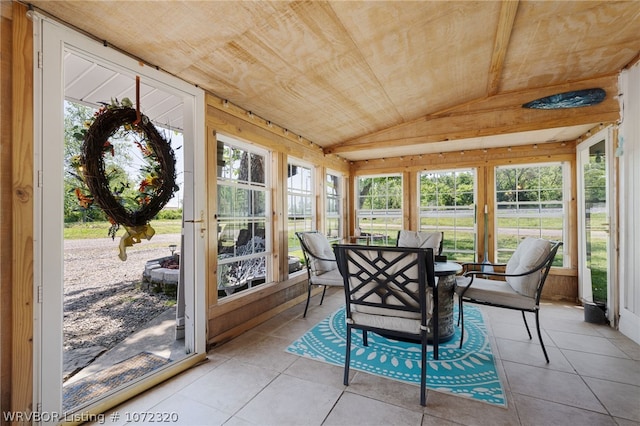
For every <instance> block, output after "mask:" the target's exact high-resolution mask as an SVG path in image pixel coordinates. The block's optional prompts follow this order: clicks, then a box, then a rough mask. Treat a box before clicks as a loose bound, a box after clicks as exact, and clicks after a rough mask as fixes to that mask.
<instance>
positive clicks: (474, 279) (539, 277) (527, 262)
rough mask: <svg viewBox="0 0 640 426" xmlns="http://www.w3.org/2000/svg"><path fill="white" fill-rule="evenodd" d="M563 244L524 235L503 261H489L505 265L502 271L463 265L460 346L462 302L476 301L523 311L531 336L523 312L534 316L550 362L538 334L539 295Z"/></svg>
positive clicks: (459, 290) (459, 283)
mask: <svg viewBox="0 0 640 426" xmlns="http://www.w3.org/2000/svg"><path fill="white" fill-rule="evenodd" d="M561 245H562V243H561V242H553V241H547V240H544V239H540V238H532V237H527V238H525V239H524V240H522V241H521V242H520V244H518V247H517V248H516V251H515V252H514V253H513V255H512V256H511V258H510V259H509V261H508V262H507V263H506V264H490V265H491V266H492V267H493V269H496V267H505V269H504V272H494V271H493V269H489V271H490V272H489V271H482V269H481V268H482V267H483V266H487V264H486V263H485V264H482V263H465V264H463V265H462V266H463V274H462V276H461V277H458V279H457V286H456V294H457V295H458V303H459V310H458V315H459V316H458V322H459V323H461V324H462V327H461V328H462V329H461V337H460V347H462V341H463V339H464V311H463V309H462V304H463V302H467V303H478V304H482V305H490V306H496V307H500V308H507V309H515V310H519V311H521V312H522V319H523V320H524V325H525V327H526V329H527V333H528V334H529V339H531V331H530V330H529V325H528V324H527V319H526V317H525V312H533V313H534V314H535V317H536V329H537V331H538V339H539V340H540V345H541V346H542V352H543V353H544V357H545V359H546V360H547V362H549V356H548V355H547V350H546V349H545V347H544V342H543V341H542V335H541V333H540V318H539V311H540V296H541V295H542V288H543V286H544V283H545V280H546V278H547V275H548V274H549V269H550V268H551V264H552V263H553V260H554V258H555V256H556V253H557V252H558V249H559V248H560V246H561Z"/></svg>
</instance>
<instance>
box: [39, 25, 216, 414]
mask: <svg viewBox="0 0 640 426" xmlns="http://www.w3.org/2000/svg"><path fill="white" fill-rule="evenodd" d="M34 49H35V52H34V55H35V56H36V57H38V58H40V59H41V60H40V61H35V62H36V63H38V62H39V64H38V65H36V66H37V68H36V69H35V70H34V73H35V78H34V80H35V87H34V96H35V105H36V111H37V112H36V117H35V120H34V122H35V141H36V142H35V147H34V153H35V158H34V165H35V170H36V173H37V178H36V181H37V188H36V189H35V193H36V197H35V198H36V200H37V201H36V207H35V214H34V216H35V218H36V219H35V223H36V225H35V226H36V229H35V230H34V235H36V238H35V241H34V250H35V256H34V257H35V265H34V286H35V289H34V294H37V306H36V307H35V309H34V312H35V327H34V329H35V339H34V381H35V383H34V400H35V406H36V407H37V408H36V411H38V412H41V413H49V414H50V415H48V416H43V417H42V418H41V419H40V420H41V422H42V423H58V422H59V421H61V420H69V421H74V419H78V418H80V419H84V420H86V419H87V417H83V416H82V415H80V416H79V417H78V415H79V414H81V413H97V412H102V411H104V410H106V409H108V408H110V407H112V406H114V405H116V404H117V403H119V402H121V401H123V400H124V399H125V398H130V397H131V396H132V395H134V394H135V393H138V392H142V391H143V390H145V389H147V388H149V387H151V386H152V385H153V384H155V383H157V382H159V381H160V380H164V379H166V378H167V377H169V376H170V375H173V374H177V373H178V372H179V371H181V370H184V369H186V368H188V367H189V366H191V365H193V364H194V363H196V362H198V361H200V360H201V359H202V358H204V357H205V356H206V348H205V340H206V330H205V324H206V321H205V316H206V310H205V297H204V294H205V284H204V272H205V268H204V244H205V240H206V238H205V237H206V235H205V234H204V232H203V231H204V229H202V223H201V222H202V221H201V220H199V219H200V218H201V217H202V216H204V210H205V203H204V200H205V196H204V188H202V187H200V188H199V189H196V185H195V182H196V181H204V178H203V176H204V160H203V159H204V157H205V156H204V154H203V153H204V134H203V129H204V125H203V119H204V110H203V108H204V99H203V97H204V94H203V93H202V91H201V90H199V89H197V88H195V87H193V86H191V85H188V84H186V83H184V82H182V81H180V80H176V79H175V78H173V77H170V76H168V75H166V74H164V73H162V72H160V71H158V70H155V69H153V68H151V67H149V66H145V65H143V64H141V63H139V62H138V61H136V60H133V59H132V58H128V57H126V56H124V55H122V54H121V53H119V52H117V51H115V50H113V49H110V48H107V47H105V46H104V45H103V44H102V43H97V42H96V41H94V40H90V39H88V38H86V37H84V36H82V35H79V34H77V33H75V32H74V31H72V30H70V29H68V28H66V27H64V26H62V25H61V24H59V23H57V22H54V21H50V20H48V19H47V18H45V17H38V19H36V20H35V22H34ZM137 77H139V80H141V81H142V82H144V86H142V90H141V92H142V95H141V96H140V99H141V100H142V102H141V104H142V108H141V109H142V113H144V114H145V115H147V116H148V117H149V119H150V120H151V121H152V122H153V124H154V126H155V127H157V128H162V126H163V124H162V122H161V121H162V120H160V117H162V114H160V113H159V112H152V110H153V109H154V108H160V107H161V105H162V104H163V102H166V103H170V104H171V103H172V104H173V107H174V108H173V109H172V110H171V111H172V112H173V113H174V115H173V116H172V118H171V119H169V120H166V121H164V123H165V124H164V127H165V128H164V129H163V130H162V131H163V132H165V131H166V133H165V134H166V135H167V136H166V138H168V139H171V138H172V136H173V137H175V138H176V139H179V140H180V141H181V142H180V147H179V148H178V147H177V146H174V143H171V145H172V149H174V150H176V149H180V150H181V151H180V152H181V155H176V163H177V162H178V161H179V162H180V165H179V170H180V176H177V180H179V181H180V183H181V189H180V191H179V196H180V198H179V200H178V201H177V203H178V204H177V206H178V207H179V208H181V211H182V213H181V214H180V215H179V217H178V218H177V220H176V221H175V227H174V229H173V230H172V231H170V233H171V235H169V236H168V237H167V236H166V235H157V236H154V238H155V239H154V238H152V239H150V240H149V241H147V240H143V242H142V243H141V244H139V246H142V245H145V249H149V250H150V249H151V248H152V247H154V246H155V247H158V246H160V250H161V253H162V256H163V257H174V254H175V253H174V252H176V251H177V252H178V253H179V254H180V258H179V260H180V261H179V271H174V273H173V274H169V273H167V274H166V276H167V277H168V276H169V275H170V276H171V277H172V280H173V282H174V283H175V287H174V290H175V297H174V299H173V300H174V301H173V302H168V303H167V304H166V305H162V304H161V305H160V309H162V315H165V316H162V317H160V316H158V317H157V318H156V317H155V316H154V318H153V319H154V320H156V319H157V321H156V322H153V321H149V322H145V323H141V324H139V326H140V327H134V328H129V329H130V330H135V331H132V332H131V333H137V332H139V331H141V330H143V328H144V327H145V326H149V327H151V326H153V327H157V326H160V327H164V329H165V330H166V332H167V335H168V336H169V340H170V342H169V343H168V344H167V343H165V342H162V343H161V344H162V345H164V346H163V347H161V348H160V347H159V346H158V345H156V343H157V342H155V341H154V340H153V339H154V338H153V335H154V333H147V334H141V335H139V336H140V337H136V339H135V341H134V339H131V340H130V341H129V342H126V338H125V341H122V342H121V343H124V344H125V346H127V344H128V348H127V349H129V350H130V353H126V351H122V349H123V348H124V347H123V346H120V347H116V345H115V344H114V346H113V347H102V348H101V346H102V345H103V344H102V343H98V344H95V342H94V340H95V339H93V338H94V337H95V334H98V332H99V331H102V330H100V329H101V327H99V326H98V327H96V324H98V322H99V320H102V317H106V318H107V319H106V320H107V321H110V322H109V326H114V327H122V325H121V324H122V322H121V321H119V319H118V317H117V314H116V312H117V310H118V309H119V310H120V311H121V312H123V311H124V310H129V311H131V310H133V311H134V312H135V310H136V309H137V308H138V307H139V306H140V305H136V304H135V303H131V302H132V301H133V300H131V299H132V298H131V297H129V296H126V294H125V291H123V289H124V288H125V287H129V288H130V289H133V290H137V289H136V285H137V282H138V281H140V286H141V287H142V286H144V285H145V284H144V282H143V281H144V276H145V273H146V272H147V271H146V266H147V265H148V264H149V262H147V260H148V261H154V260H157V259H155V258H157V257H158V255H157V254H156V253H155V252H153V253H149V255H148V259H147V258H146V257H144V256H146V254H143V253H139V255H141V256H142V258H141V259H142V260H143V265H144V266H143V267H140V266H139V265H136V266H132V268H131V270H130V271H127V272H126V275H128V274H131V275H129V276H130V277H131V279H130V278H127V277H126V276H125V275H120V277H117V278H114V276H115V275H117V274H114V273H112V272H113V271H109V270H108V269H107V271H105V272H106V273H105V274H104V276H105V277H106V278H104V280H101V279H97V278H95V277H92V273H93V272H95V271H94V270H95V269H97V268H98V267H99V266H98V264H99V263H100V262H98V260H101V259H98V258H107V259H108V260H109V261H110V262H114V261H116V260H118V261H120V260H119V259H118V241H119V237H120V235H118V236H116V239H115V240H112V239H111V238H108V236H107V234H106V233H105V234H104V237H107V238H104V237H103V238H94V241H93V243H92V244H94V245H97V250H96V251H95V252H94V253H97V254H94V255H93V256H94V257H93V258H89V259H86V263H85V264H84V266H82V268H84V269H83V270H81V271H80V273H75V274H74V278H73V280H75V283H77V282H80V281H84V284H85V285H82V286H79V287H78V289H75V288H74V289H71V291H69V290H70V289H69V286H72V285H73V284H74V282H71V281H72V280H71V279H70V274H71V272H70V271H71V270H72V269H73V268H72V267H71V266H72V265H79V264H77V263H74V262H76V259H75V257H78V256H80V255H82V254H86V253H83V251H88V249H87V250H85V249H83V247H88V245H89V243H88V242H87V241H85V240H82V241H75V242H76V243H77V244H76V245H79V246H80V249H79V250H77V251H76V252H75V253H76V255H77V256H76V255H74V254H73V253H70V252H69V251H68V250H67V244H66V243H67V238H66V237H65V234H64V229H65V227H66V226H67V225H68V223H66V222H68V218H69V214H68V209H67V207H66V206H67V205H68V197H67V198H65V196H68V194H69V193H70V192H74V191H73V186H71V187H70V186H69V185H68V183H69V180H68V175H69V174H70V168H69V164H70V163H72V162H73V161H72V158H73V157H71V155H72V154H70V153H69V149H70V148H69V139H70V138H69V127H70V125H69V123H68V122H66V119H67V118H68V117H67V116H66V115H65V113H66V112H67V111H68V105H69V104H70V103H73V104H76V105H78V106H77V107H76V108H75V109H74V111H76V112H77V111H79V110H81V109H82V108H83V107H84V108H89V109H91V108H96V106H99V102H100V101H102V102H106V103H108V102H110V101H111V98H120V99H122V97H123V96H131V95H129V93H130V92H131V89H132V88H133V89H134V92H133V93H134V95H133V96H131V97H132V98H133V99H136V96H135V88H136V80H137ZM80 86H82V87H80ZM108 87H111V89H110V90H108V89H107V88H108ZM78 88H80V89H81V90H79V91H76V92H78V93H82V94H83V95H82V96H73V95H72V92H74V89H78ZM118 89H119V90H118ZM105 90H106V91H105ZM99 92H101V95H100V97H99V98H100V101H98V102H96V101H94V100H93V98H92V96H93V95H95V94H96V93H99ZM145 97H146V98H147V101H146V102H145V101H144V99H145ZM134 102H136V101H135V100H134ZM145 105H146V106H147V109H146V111H145V108H144V107H145ZM166 111H169V109H166ZM176 112H177V114H175V113H176ZM76 118H77V117H76ZM167 123H168V124H167ZM176 123H179V124H178V125H176V126H175V127H173V126H172V124H176ZM76 132H77V130H76ZM71 133H72V134H73V132H71ZM109 139H110V140H111V139H112V137H109ZM134 140H136V141H137V142H138V143H139V144H144V143H145V142H144V140H141V139H135V138H134ZM174 142H175V141H174ZM140 151H142V148H140ZM70 157H71V158H70ZM110 161H112V160H110ZM134 162H135V161H132V162H128V161H126V158H125V159H124V160H123V161H121V164H120V166H121V170H124V169H126V168H127V167H130V166H131V165H132V164H133V163H134ZM116 165H117V164H116ZM132 168H134V169H135V168H136V167H132ZM137 170H138V171H140V167H137ZM105 176H106V174H105ZM136 179H139V178H136ZM134 182H137V180H134ZM76 188H77V187H76ZM137 188H138V185H137V184H136V185H135V186H134V190H137V191H140V190H138V189H137ZM81 205H82V204H81ZM83 209H85V210H86V206H83ZM83 213H86V211H85V212H83ZM65 219H66V221H65ZM103 220H104V219H103ZM154 220H155V219H154ZM103 225H104V222H102V224H101V225H100V226H101V227H103ZM152 225H153V220H152ZM104 230H105V231H106V229H104ZM160 237H167V238H164V239H163V238H160ZM103 254H104V256H103ZM128 255H130V256H131V257H133V255H134V253H133V250H131V251H129V253H128ZM120 262H122V261H120ZM144 262H146V263H144ZM112 265H114V264H113V263H112ZM170 266H172V265H169V263H167V264H166V266H163V268H165V269H170ZM107 268H108V267H107ZM163 279H165V276H164V275H163ZM109 280H111V281H109ZM150 282H153V281H151V280H150ZM168 282H169V281H168V278H167V281H166V282H164V281H163V282H160V284H161V286H162V285H164V284H167V286H165V288H167V287H169V286H168ZM122 284H133V287H131V285H127V286H122ZM129 291H130V290H126V292H129ZM139 293H140V296H139V297H140V301H141V302H146V301H145V300H143V299H144V298H145V296H147V297H148V298H152V297H155V296H154V295H153V294H151V293H146V294H145V293H144V292H139ZM107 294H113V295H115V296H116V299H113V300H112V301H111V302H109V303H107V304H105V305H98V304H99V303H100V300H99V299H100V298H101V297H102V296H103V295H107ZM82 299H84V301H83V303H88V304H89V305H83V306H92V308H96V306H100V307H99V308H96V309H95V313H96V314H95V316H94V317H93V318H88V319H86V318H85V320H86V321H87V322H92V320H93V322H94V324H91V325H93V326H94V328H93V329H91V328H87V330H86V331H85V333H84V334H85V335H86V336H85V337H86V339H87V342H88V343H87V344H84V343H83V344H82V345H77V347H72V346H73V344H71V343H70V340H71V339H70V336H69V333H67V332H66V328H65V327H66V325H67V323H68V321H73V320H74V318H75V317H74V316H73V315H75V314H77V311H78V310H77V309H75V310H74V305H76V304H78V303H80V301H81V300H82ZM172 303H173V304H172ZM107 305H108V306H107ZM109 309H111V310H110V311H109ZM170 311H171V312H170ZM127 313H128V312H127ZM103 314H105V315H103ZM98 317H100V318H98ZM124 325H125V326H127V324H124ZM128 325H131V324H128ZM102 328H104V327H102ZM155 330H157V329H154V331H155ZM126 332H127V333H128V332H129V331H128V330H126ZM92 339H93V340H92ZM119 343H120V342H119ZM76 348H80V349H93V348H97V349H96V350H95V352H93V353H90V357H91V358H92V359H90V360H89V361H88V362H87V363H86V364H84V365H72V366H71V367H69V366H68V363H67V361H68V360H67V359H66V356H67V354H68V352H69V350H70V349H76ZM112 349H113V350H112ZM116 349H117V350H116ZM127 365H129V366H131V367H130V368H124V367H125V366H127ZM78 370H82V371H78ZM118 370H119V371H118ZM134 371H139V372H141V373H140V374H137V373H136V374H133V375H131V374H130V373H131V372H134ZM107 373H108V374H110V375H108V374H107ZM72 376H73V377H72ZM112 379H113V380H112ZM109 382H112V383H113V384H114V386H112V387H109V389H107V390H106V391H99V390H98V388H100V387H101V388H103V389H104V387H105V386H106V384H108V383H109ZM87 394H88V395H89V397H88V398H87V397H86V395H87ZM82 395H85V396H83V397H82ZM89 419H90V418H89Z"/></svg>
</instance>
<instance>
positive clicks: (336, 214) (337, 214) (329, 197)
mask: <svg viewBox="0 0 640 426" xmlns="http://www.w3.org/2000/svg"><path fill="white" fill-rule="evenodd" d="M329 176H335V177H336V178H338V183H337V188H336V191H335V194H329ZM343 191H344V176H343V175H342V174H341V173H338V172H336V171H333V170H327V171H326V172H325V176H324V196H325V212H324V214H325V217H324V226H325V234H326V235H327V238H329V239H330V240H331V241H333V240H336V241H337V240H340V239H341V237H342V232H343V229H344V218H343V214H342V213H343V211H344V209H343V206H342V199H343V195H344V194H343ZM332 201H334V202H335V203H336V210H335V211H332V210H330V209H329V206H330V205H331V202H332ZM336 219H337V221H338V229H337V231H338V232H337V233H333V232H329V226H328V222H329V220H334V221H335V220H336Z"/></svg>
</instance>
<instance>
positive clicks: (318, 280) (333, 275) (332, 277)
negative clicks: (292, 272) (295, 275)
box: [309, 268, 344, 287]
mask: <svg viewBox="0 0 640 426" xmlns="http://www.w3.org/2000/svg"><path fill="white" fill-rule="evenodd" d="M309 281H310V283H311V284H314V285H331V286H339V287H343V286H344V280H343V279H342V275H340V271H339V270H338V268H336V269H332V270H330V271H326V272H322V273H321V274H317V275H312V276H311V279H310V280H309Z"/></svg>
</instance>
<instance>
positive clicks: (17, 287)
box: [11, 2, 34, 412]
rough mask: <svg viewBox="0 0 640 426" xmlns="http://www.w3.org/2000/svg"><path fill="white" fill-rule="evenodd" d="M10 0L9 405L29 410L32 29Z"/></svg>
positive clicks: (21, 8) (20, 8) (21, 9)
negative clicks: (11, 311)
mask: <svg viewBox="0 0 640 426" xmlns="http://www.w3.org/2000/svg"><path fill="white" fill-rule="evenodd" d="M26 12H27V8H26V7H25V6H24V5H22V4H20V3H16V2H13V55H12V71H11V73H12V76H19V78H14V79H13V81H12V87H13V95H12V106H13V116H12V126H11V127H12V131H13V137H12V164H13V168H12V175H13V184H12V187H13V188H12V189H13V193H12V222H13V235H12V244H13V247H12V259H11V261H12V264H13V266H14V269H13V271H12V272H13V273H12V283H13V294H12V301H13V305H12V309H13V335H12V342H13V344H12V360H11V361H12V375H11V410H12V411H14V412H18V411H22V412H29V411H31V410H32V409H33V406H32V404H33V400H32V398H33V356H34V355H33V331H34V330H33V309H34V307H33V303H34V300H33V284H34V283H33V266H34V265H33V261H34V259H33V226H34V223H33V207H34V201H33V189H34V188H33V173H34V168H33V167H34V165H33V143H34V141H33V78H32V76H33V36H32V35H33V29H32V23H31V21H29V20H28V19H27V16H26Z"/></svg>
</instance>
